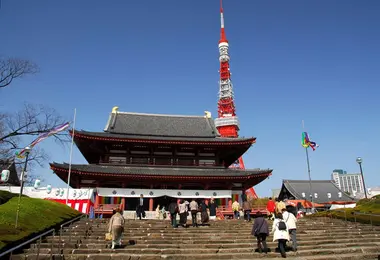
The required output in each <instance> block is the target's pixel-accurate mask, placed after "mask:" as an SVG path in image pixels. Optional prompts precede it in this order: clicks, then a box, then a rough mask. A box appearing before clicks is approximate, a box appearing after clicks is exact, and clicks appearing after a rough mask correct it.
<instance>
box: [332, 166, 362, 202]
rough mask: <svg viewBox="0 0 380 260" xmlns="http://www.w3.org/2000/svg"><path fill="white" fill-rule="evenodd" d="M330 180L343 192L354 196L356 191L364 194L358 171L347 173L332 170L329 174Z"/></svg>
mask: <svg viewBox="0 0 380 260" xmlns="http://www.w3.org/2000/svg"><path fill="white" fill-rule="evenodd" d="M331 179H332V181H334V182H335V185H336V186H338V188H339V189H341V190H342V191H344V192H348V193H349V194H351V195H353V196H355V195H356V193H363V194H364V186H363V181H362V176H361V174H360V173H349V174H348V173H347V172H346V171H343V170H334V172H333V173H332V174H331Z"/></svg>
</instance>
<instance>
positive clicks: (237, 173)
mask: <svg viewBox="0 0 380 260" xmlns="http://www.w3.org/2000/svg"><path fill="white" fill-rule="evenodd" d="M50 166H51V168H52V169H53V170H54V171H55V170H59V169H61V170H68V169H69V164H67V163H63V164H61V163H55V162H54V163H51V164H50ZM71 172H72V173H79V174H86V173H87V174H88V173H93V174H117V175H151V176H179V177H180V176H189V177H195V176H197V177H247V176H252V175H261V174H263V175H266V176H268V175H270V174H271V173H272V170H271V169H251V170H238V169H229V168H224V167H218V168H215V167H212V168H211V167H205V168H199V167H196V168H195V167H194V168H185V167H183V168H181V167H176V168H171V167H157V166H156V167H151V166H140V165H139V166H112V165H93V164H72V165H71Z"/></svg>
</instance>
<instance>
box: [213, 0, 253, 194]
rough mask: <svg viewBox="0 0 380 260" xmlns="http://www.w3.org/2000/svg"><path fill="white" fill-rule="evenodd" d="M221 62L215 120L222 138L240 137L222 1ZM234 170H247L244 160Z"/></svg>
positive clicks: (251, 192) (234, 165)
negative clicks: (216, 116)
mask: <svg viewBox="0 0 380 260" xmlns="http://www.w3.org/2000/svg"><path fill="white" fill-rule="evenodd" d="M218 47H219V62H220V69H219V74H220V80H219V101H218V118H216V119H215V126H216V128H217V129H218V131H219V133H220V135H221V136H222V137H238V136H239V133H238V132H239V119H238V117H237V116H236V111H235V103H234V91H233V86H232V81H231V72H230V63H229V62H230V55H229V52H228V49H229V45H228V41H227V38H226V33H225V30H224V14H223V3H222V0H220V40H219V45H218ZM231 167H233V168H239V169H245V167H244V162H243V158H242V157H240V158H239V160H237V161H236V162H235V163H234V164H233V165H231ZM248 192H249V193H250V195H251V196H252V197H256V198H257V194H256V192H255V191H254V189H253V188H251V189H249V191H248Z"/></svg>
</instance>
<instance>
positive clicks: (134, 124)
mask: <svg viewBox="0 0 380 260" xmlns="http://www.w3.org/2000/svg"><path fill="white" fill-rule="evenodd" d="M104 131H105V132H107V133H112V134H127V135H128V134H129V135H146V136H171V137H202V138H207V137H208V138H210V137H211V138H212V137H217V136H220V134H219V132H218V130H217V129H216V128H215V124H214V120H213V119H212V118H208V117H205V116H185V115H162V114H143V113H127V112H117V113H111V114H110V116H109V119H108V122H107V125H106V127H105V129H104Z"/></svg>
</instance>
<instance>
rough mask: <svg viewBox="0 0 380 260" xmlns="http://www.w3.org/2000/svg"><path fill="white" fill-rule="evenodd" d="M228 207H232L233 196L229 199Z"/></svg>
mask: <svg viewBox="0 0 380 260" xmlns="http://www.w3.org/2000/svg"><path fill="white" fill-rule="evenodd" d="M228 209H229V210H231V209H232V199H231V198H229V199H228Z"/></svg>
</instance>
